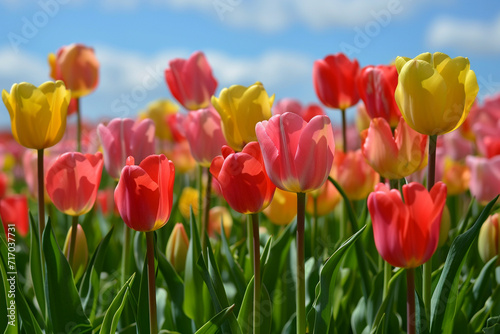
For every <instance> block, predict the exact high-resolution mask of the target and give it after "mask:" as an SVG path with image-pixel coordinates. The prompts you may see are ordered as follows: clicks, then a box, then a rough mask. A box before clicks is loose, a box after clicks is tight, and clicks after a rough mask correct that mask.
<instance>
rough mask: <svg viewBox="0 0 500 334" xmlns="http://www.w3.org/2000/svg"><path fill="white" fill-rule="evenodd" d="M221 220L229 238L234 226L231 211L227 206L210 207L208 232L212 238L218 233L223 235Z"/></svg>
mask: <svg viewBox="0 0 500 334" xmlns="http://www.w3.org/2000/svg"><path fill="white" fill-rule="evenodd" d="M221 221H222V225H224V231H225V232H226V238H229V236H230V235H231V229H232V227H233V217H231V213H230V212H229V210H228V209H227V208H226V207H225V206H214V207H213V208H210V211H209V213H208V229H207V233H208V235H209V236H210V237H211V238H214V237H215V235H216V234H218V235H221V233H222V231H221V226H220V224H221Z"/></svg>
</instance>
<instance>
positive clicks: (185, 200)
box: [179, 187, 200, 219]
mask: <svg viewBox="0 0 500 334" xmlns="http://www.w3.org/2000/svg"><path fill="white" fill-rule="evenodd" d="M199 197H200V193H199V191H198V190H196V189H194V188H192V187H185V188H184V189H182V193H181V197H180V198H179V211H180V212H181V215H182V217H184V218H185V219H189V217H190V216H191V208H193V214H194V215H195V216H196V215H198V212H199V211H198V210H199V208H198V199H199Z"/></svg>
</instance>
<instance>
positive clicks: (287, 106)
mask: <svg viewBox="0 0 500 334" xmlns="http://www.w3.org/2000/svg"><path fill="white" fill-rule="evenodd" d="M286 112H291V113H294V114H297V115H299V116H300V117H302V118H303V119H304V121H306V122H309V121H310V120H311V118H313V117H314V116H318V115H324V114H325V112H324V111H323V108H321V106H319V105H317V104H315V103H311V104H309V105H307V106H302V104H301V103H300V102H299V101H297V100H295V99H291V98H284V99H281V100H279V101H278V102H277V103H276V104H275V105H274V107H273V115H281V114H284V113H286Z"/></svg>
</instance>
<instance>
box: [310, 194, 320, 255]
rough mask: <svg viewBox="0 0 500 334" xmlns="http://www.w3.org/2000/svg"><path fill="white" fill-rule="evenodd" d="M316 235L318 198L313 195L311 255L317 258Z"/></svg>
mask: <svg viewBox="0 0 500 334" xmlns="http://www.w3.org/2000/svg"><path fill="white" fill-rule="evenodd" d="M317 237H318V198H317V197H313V219H312V229H311V256H313V257H314V258H315V259H317V256H316V255H317V254H318V253H319V251H318V250H317V249H316V238H317Z"/></svg>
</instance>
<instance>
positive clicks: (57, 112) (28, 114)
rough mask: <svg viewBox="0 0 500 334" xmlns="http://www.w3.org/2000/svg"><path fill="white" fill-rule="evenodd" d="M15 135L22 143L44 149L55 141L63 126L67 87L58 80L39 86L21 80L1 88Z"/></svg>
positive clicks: (64, 126) (67, 99)
mask: <svg viewBox="0 0 500 334" xmlns="http://www.w3.org/2000/svg"><path fill="white" fill-rule="evenodd" d="M2 100H3V103H4V104H5V106H6V107H7V110H8V111H9V114H10V123H11V128H12V135H13V136H14V139H16V141H17V142H18V143H19V144H21V145H22V146H24V147H27V148H33V149H37V150H40V149H44V148H47V147H51V146H53V145H55V144H57V143H58V142H59V141H60V140H61V138H62V136H63V135H64V132H65V130H66V114H67V111H68V105H69V100H70V91H69V90H67V89H66V87H65V86H64V83H63V82H62V81H60V80H58V81H56V82H51V81H48V82H45V83H43V84H41V85H40V86H39V87H36V86H34V85H32V84H29V83H26V82H22V83H20V84H14V85H12V88H11V90H10V94H9V93H7V91H6V90H3V91H2Z"/></svg>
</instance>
